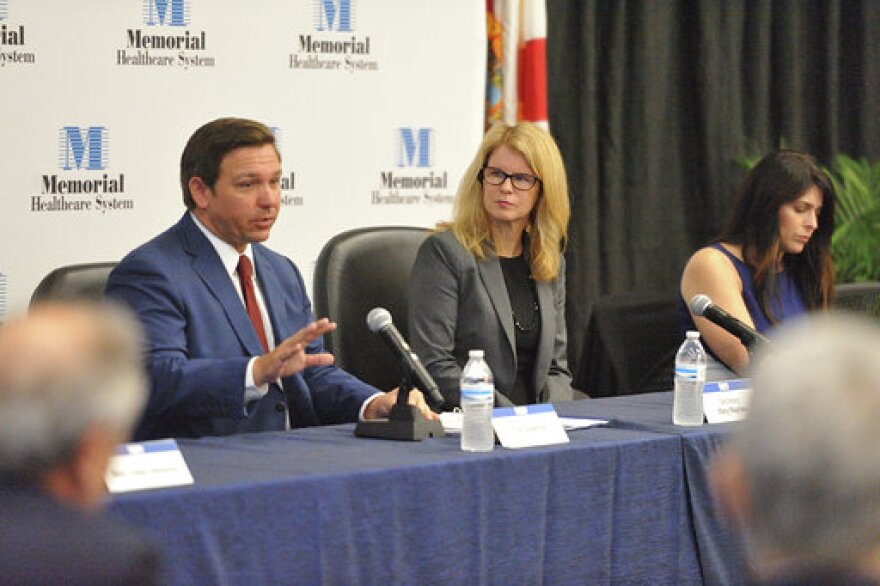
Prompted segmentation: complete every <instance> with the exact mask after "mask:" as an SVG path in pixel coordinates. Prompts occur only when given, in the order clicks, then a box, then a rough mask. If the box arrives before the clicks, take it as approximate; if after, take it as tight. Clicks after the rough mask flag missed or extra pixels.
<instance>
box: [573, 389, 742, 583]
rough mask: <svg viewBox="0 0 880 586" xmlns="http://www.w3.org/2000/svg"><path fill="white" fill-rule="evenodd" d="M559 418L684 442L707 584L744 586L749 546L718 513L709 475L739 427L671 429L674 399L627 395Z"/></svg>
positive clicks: (582, 404)
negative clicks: (595, 421) (593, 421)
mask: <svg viewBox="0 0 880 586" xmlns="http://www.w3.org/2000/svg"><path fill="white" fill-rule="evenodd" d="M558 411H559V413H560V414H561V415H570V416H581V417H592V418H597V419H609V420H611V425H612V426H614V427H617V428H621V429H632V430H643V431H653V432H656V433H663V434H672V435H675V436H678V437H679V438H680V439H681V449H682V457H683V460H684V475H685V476H684V480H685V483H686V486H687V492H688V502H689V504H690V516H691V524H692V526H693V531H694V535H695V539H696V543H697V547H698V550H699V558H700V567H701V569H702V572H703V579H704V582H705V583H706V584H713V585H714V584H724V585H726V584H743V583H745V574H746V568H747V566H746V556H745V546H744V544H743V542H742V540H741V539H740V538H739V537H738V536H737V535H736V534H735V532H734V531H732V529H731V526H730V523H729V520H727V519H725V518H724V517H723V515H722V513H721V511H720V510H719V508H718V507H717V505H716V503H715V501H714V499H713V497H712V493H711V490H710V486H709V479H708V471H709V466H710V462H711V459H712V457H713V456H714V454H715V453H716V452H717V450H718V448H719V447H720V446H721V445H722V444H723V443H724V440H725V438H726V437H727V435H728V433H729V432H730V430H731V429H733V426H735V425H736V423H722V424H715V425H702V426H697V427H682V426H676V425H673V423H672V393H671V392H665V393H649V394H642V395H628V396H620V397H614V398H612V399H602V400H594V401H577V402H574V403H568V404H565V405H561V406H560V407H559V409H558Z"/></svg>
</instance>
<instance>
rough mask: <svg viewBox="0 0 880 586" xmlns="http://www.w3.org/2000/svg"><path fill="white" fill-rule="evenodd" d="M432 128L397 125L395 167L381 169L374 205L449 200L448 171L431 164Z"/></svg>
mask: <svg viewBox="0 0 880 586" xmlns="http://www.w3.org/2000/svg"><path fill="white" fill-rule="evenodd" d="M434 138H435V132H434V129H433V128H412V127H402V128H397V129H396V132H395V140H394V159H393V160H394V166H395V167H396V169H397V170H396V171H380V173H379V179H380V187H379V188H378V189H374V190H373V191H372V194H371V203H372V204H373V205H394V204H397V205H401V204H402V205H415V204H420V203H427V204H435V203H440V204H451V203H452V200H453V198H454V196H453V195H451V194H449V193H447V189H448V186H449V172H448V171H445V170H437V169H435V168H434V151H435V149H434Z"/></svg>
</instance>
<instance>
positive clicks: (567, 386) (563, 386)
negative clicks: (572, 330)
mask: <svg viewBox="0 0 880 586" xmlns="http://www.w3.org/2000/svg"><path fill="white" fill-rule="evenodd" d="M553 303H554V305H555V308H556V335H555V337H554V339H553V357H552V359H551V360H550V370H549V372H548V373H547V382H546V383H545V387H546V397H547V401H548V402H551V403H552V402H558V401H571V400H572V399H573V398H574V396H573V395H574V393H573V391H572V388H571V372H569V370H568V355H567V352H568V349H567V345H568V334H567V331H566V325H565V259H564V258H563V259H562V264H561V265H560V267H559V276H557V277H556V284H555V287H554V292H553Z"/></svg>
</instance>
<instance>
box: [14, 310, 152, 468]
mask: <svg viewBox="0 0 880 586" xmlns="http://www.w3.org/2000/svg"><path fill="white" fill-rule="evenodd" d="M141 349H142V344H141V336H140V327H139V324H138V323H137V321H135V319H134V318H133V317H132V316H131V315H130V314H129V313H128V312H126V311H125V310H123V309H121V308H119V307H116V306H112V305H109V304H105V305H100V304H97V303H66V304H57V303H56V304H53V303H46V304H41V305H38V306H37V307H35V308H34V309H32V310H31V312H30V313H29V314H27V315H25V316H22V317H20V318H18V319H15V320H13V321H10V322H9V323H7V324H5V325H4V326H3V327H2V329H0V476H3V477H6V478H14V479H17V480H20V481H32V480H37V479H38V478H39V476H40V475H41V474H43V473H44V472H47V471H49V470H51V469H53V468H56V467H57V466H59V465H61V464H64V463H65V462H67V461H68V460H69V458H71V457H72V456H73V453H74V452H75V450H76V448H77V446H78V444H79V443H80V441H81V440H82V438H83V435H84V433H85V432H86V431H87V430H88V429H89V428H90V427H91V426H93V425H101V426H104V427H106V428H107V429H109V430H111V431H112V432H114V433H119V434H120V436H121V437H125V436H127V435H128V433H129V432H130V430H131V428H132V427H133V425H134V423H135V421H136V419H137V417H138V416H139V415H140V413H141V409H142V408H143V405H144V401H145V399H146V389H147V387H146V377H145V374H144V372H143V364H142V361H141Z"/></svg>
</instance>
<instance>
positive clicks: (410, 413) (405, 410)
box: [354, 405, 446, 442]
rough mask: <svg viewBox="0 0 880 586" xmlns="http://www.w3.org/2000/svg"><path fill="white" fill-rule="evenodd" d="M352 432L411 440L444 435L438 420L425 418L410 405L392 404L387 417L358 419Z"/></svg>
mask: <svg viewBox="0 0 880 586" xmlns="http://www.w3.org/2000/svg"><path fill="white" fill-rule="evenodd" d="M354 434H355V435H356V436H358V437H372V438H378V439H391V440H400V441H411V442H417V441H421V440H423V439H425V438H426V437H443V436H445V435H446V433H445V432H444V431H443V425H442V424H441V423H440V422H439V421H434V420H431V419H425V416H424V415H422V413H421V411H419V410H418V409H416V408H415V407H413V406H411V405H394V407H392V408H391V417H390V418H388V419H371V420H368V421H359V422H358V424H357V426H356V427H355V428H354Z"/></svg>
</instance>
